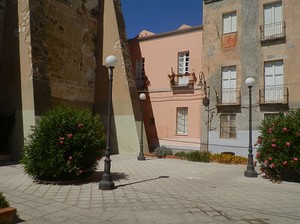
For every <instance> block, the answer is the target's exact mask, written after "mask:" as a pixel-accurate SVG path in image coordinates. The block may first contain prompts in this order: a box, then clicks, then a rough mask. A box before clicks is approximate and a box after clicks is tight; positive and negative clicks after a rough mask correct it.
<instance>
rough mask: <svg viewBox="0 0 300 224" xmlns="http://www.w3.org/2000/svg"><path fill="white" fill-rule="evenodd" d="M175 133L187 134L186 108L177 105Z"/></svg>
mask: <svg viewBox="0 0 300 224" xmlns="http://www.w3.org/2000/svg"><path fill="white" fill-rule="evenodd" d="M176 129H177V130H176V133H177V135H187V134H188V108H187V107H178V108H177V127H176Z"/></svg>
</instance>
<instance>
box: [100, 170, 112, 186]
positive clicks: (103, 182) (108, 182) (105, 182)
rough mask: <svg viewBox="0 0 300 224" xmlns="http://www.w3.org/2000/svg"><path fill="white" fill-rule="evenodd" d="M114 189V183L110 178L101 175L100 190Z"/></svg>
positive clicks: (107, 175) (106, 175)
mask: <svg viewBox="0 0 300 224" xmlns="http://www.w3.org/2000/svg"><path fill="white" fill-rule="evenodd" d="M114 188H115V183H114V182H113V181H112V180H111V176H110V175H109V174H107V173H104V174H103V175H102V180H101V181H100V182H99V189H100V190H112V189H114Z"/></svg>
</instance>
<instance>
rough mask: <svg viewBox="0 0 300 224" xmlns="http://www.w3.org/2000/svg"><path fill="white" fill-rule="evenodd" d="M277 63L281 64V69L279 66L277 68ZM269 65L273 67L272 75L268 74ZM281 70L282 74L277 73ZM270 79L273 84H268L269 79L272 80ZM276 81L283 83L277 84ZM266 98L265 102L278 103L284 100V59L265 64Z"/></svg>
mask: <svg viewBox="0 0 300 224" xmlns="http://www.w3.org/2000/svg"><path fill="white" fill-rule="evenodd" d="M276 63H280V65H281V68H280V67H279V66H276ZM268 65H271V69H272V73H270V74H268V73H267V68H268V67H267V66H268ZM269 67H270V66H269ZM276 68H277V69H276ZM279 69H280V71H281V73H280V74H279V73H276V70H279ZM276 77H277V78H276ZM278 77H280V78H278ZM270 78H271V82H270V84H268V83H267V79H270ZM277 79H278V80H277ZM276 80H277V81H279V80H281V83H276ZM264 96H265V102H278V101H283V100H284V61H283V59H279V60H273V61H265V62H264Z"/></svg>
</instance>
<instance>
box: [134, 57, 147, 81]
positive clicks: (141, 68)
mask: <svg viewBox="0 0 300 224" xmlns="http://www.w3.org/2000/svg"><path fill="white" fill-rule="evenodd" d="M144 76H145V58H141V59H137V60H136V61H135V77H136V79H137V80H142V79H143V77H144Z"/></svg>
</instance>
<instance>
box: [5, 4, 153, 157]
mask: <svg viewBox="0 0 300 224" xmlns="http://www.w3.org/2000/svg"><path fill="white" fill-rule="evenodd" d="M110 54H114V55H115V56H116V57H117V58H118V64H117V66H116V68H115V71H114V72H115V77H114V83H113V111H114V119H113V122H112V123H113V127H112V129H111V131H112V148H111V150H112V152H113V153H122V154H134V155H138V152H139V131H138V130H140V129H139V127H140V124H141V120H140V116H141V115H140V112H141V111H140V107H139V101H138V95H137V90H136V86H135V82H134V77H133V73H132V68H131V66H130V59H129V50H128V45H127V39H126V34H125V25H124V21H123V16H122V10H121V5H120V1H119V0H115V1H112V0H103V1H98V0H90V1H81V0H72V1H62V0H45V1H36V0H0V89H1V90H0V91H1V94H0V102H1V109H0V113H1V114H4V115H13V116H14V119H15V122H14V125H13V130H12V134H11V137H10V140H9V143H8V146H7V148H6V149H3V148H0V155H1V154H8V155H9V156H10V157H11V158H12V159H14V160H18V159H20V157H21V155H22V148H23V145H24V139H25V138H26V137H27V136H28V134H29V133H30V128H31V126H34V125H36V120H37V119H38V118H39V117H40V116H42V115H43V113H44V112H46V111H47V110H49V109H50V108H52V107H54V106H56V105H61V104H68V105H75V106H78V107H85V108H89V109H90V110H91V111H93V112H94V114H95V115H99V116H100V118H101V119H102V120H103V123H104V124H105V125H106V118H107V103H108V69H107V67H106V65H105V58H106V57H107V56H108V55H110ZM128 130H130V132H128ZM145 150H147V144H145Z"/></svg>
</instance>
